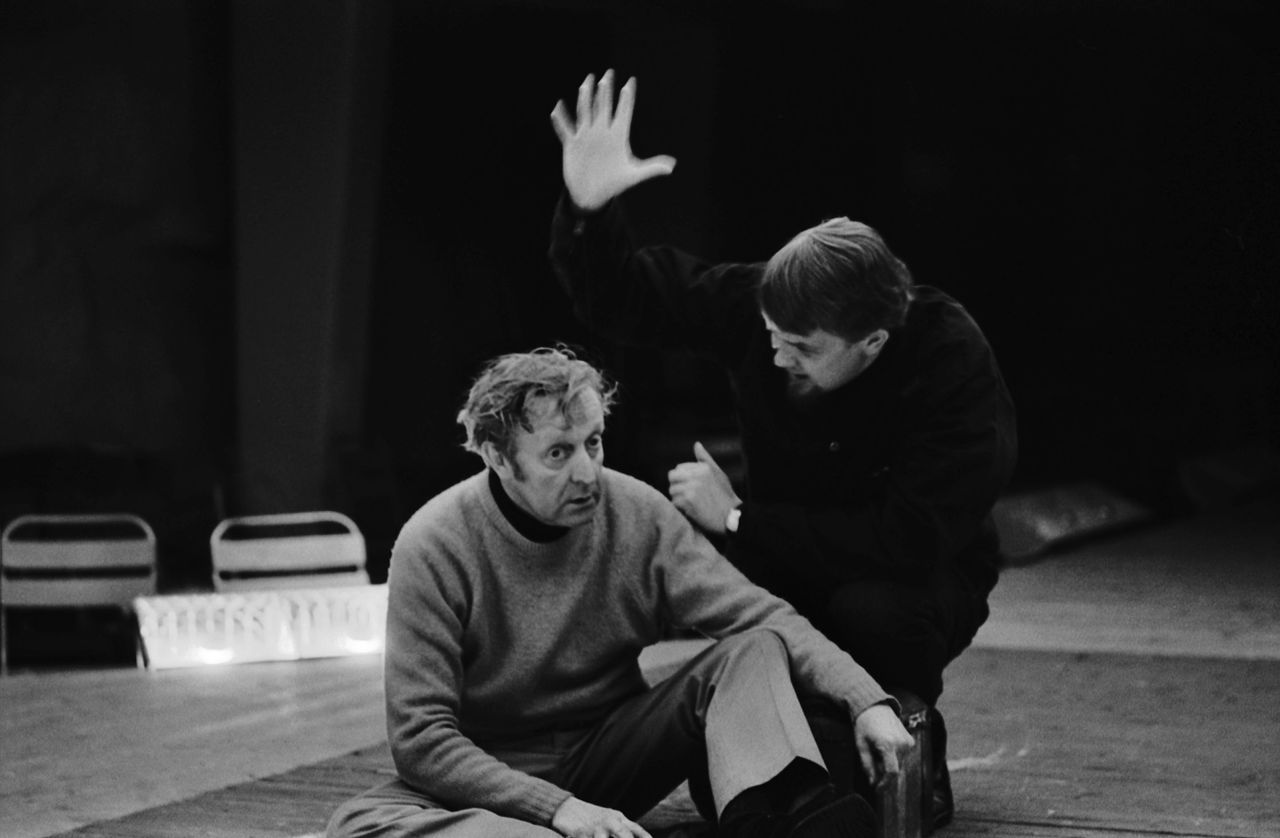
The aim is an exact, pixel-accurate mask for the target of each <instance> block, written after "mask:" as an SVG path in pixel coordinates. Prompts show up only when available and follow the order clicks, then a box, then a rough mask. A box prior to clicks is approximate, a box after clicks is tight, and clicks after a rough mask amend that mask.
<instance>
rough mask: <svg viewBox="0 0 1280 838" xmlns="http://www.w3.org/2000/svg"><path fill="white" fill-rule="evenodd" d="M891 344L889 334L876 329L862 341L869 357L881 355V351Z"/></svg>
mask: <svg viewBox="0 0 1280 838" xmlns="http://www.w3.org/2000/svg"><path fill="white" fill-rule="evenodd" d="M888 342H889V333H888V331H886V330H884V329H876V330H875V331H874V332H872V333H871V334H869V335H867V336H866V337H865V338H863V339H862V343H863V347H864V348H865V349H866V350H867V354H868V355H872V356H875V355H879V354H880V350H881V349H884V345H885V344H886V343H888Z"/></svg>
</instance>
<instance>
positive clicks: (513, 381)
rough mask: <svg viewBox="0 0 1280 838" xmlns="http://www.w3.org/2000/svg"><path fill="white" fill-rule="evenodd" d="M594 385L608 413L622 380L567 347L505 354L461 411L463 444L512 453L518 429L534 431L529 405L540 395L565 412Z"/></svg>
mask: <svg viewBox="0 0 1280 838" xmlns="http://www.w3.org/2000/svg"><path fill="white" fill-rule="evenodd" d="M588 390H590V391H592V392H594V393H596V395H598V396H599V397H600V406H601V408H602V409H603V411H604V414H605V415H606V416H607V415H608V414H609V408H610V406H611V405H612V404H613V401H614V396H615V393H616V392H617V387H616V385H614V384H613V382H611V381H610V380H609V379H608V378H607V377H606V376H605V374H604V373H603V372H601V371H600V370H598V369H596V368H595V367H593V366H592V365H591V364H589V363H587V362H586V361H583V360H582V359H580V358H579V357H578V356H577V354H575V353H574V351H573V350H572V349H570V348H569V347H567V346H563V345H561V346H554V347H541V348H538V349H534V350H532V351H530V352H515V353H511V354H509V355H501V356H499V357H497V358H495V359H493V360H492V361H490V362H489V363H488V364H486V365H485V367H484V369H482V370H481V371H480V374H479V375H478V376H477V377H476V380H475V382H474V383H473V384H472V385H471V392H470V393H469V394H468V395H467V401H466V404H464V405H463V407H462V409H461V410H459V411H458V423H459V424H461V425H462V426H463V427H464V428H465V429H466V431H467V439H466V441H465V442H464V443H463V448H465V449H467V450H468V451H472V452H474V453H476V454H480V453H481V450H482V448H483V446H484V444H485V443H486V442H491V443H493V444H494V446H495V447H496V448H497V449H498V450H499V451H501V452H502V454H503V455H504V456H507V457H510V456H512V454H513V453H514V450H513V442H514V440H515V436H516V431H517V429H523V430H525V431H528V432H532V431H533V421H532V419H533V417H531V416H530V413H529V410H530V406H531V403H532V402H533V401H534V400H535V399H543V398H550V399H553V400H554V402H555V406H556V410H557V412H558V413H560V414H561V415H565V412H566V411H567V410H569V408H570V406H571V405H573V403H574V401H575V400H576V399H577V398H578V397H579V396H580V395H582V394H583V393H584V392H586V391H588Z"/></svg>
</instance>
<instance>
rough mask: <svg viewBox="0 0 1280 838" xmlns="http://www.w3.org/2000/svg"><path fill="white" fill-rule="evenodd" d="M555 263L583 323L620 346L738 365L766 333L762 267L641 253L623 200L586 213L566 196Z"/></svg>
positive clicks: (671, 252)
mask: <svg viewBox="0 0 1280 838" xmlns="http://www.w3.org/2000/svg"><path fill="white" fill-rule="evenodd" d="M549 257H550V259H551V265H552V268H553V270H554V272H555V274H556V277H557V279H558V280H559V282H560V285H561V287H563V288H564V290H565V291H566V293H568V295H569V296H570V298H571V299H572V300H573V304H574V311H575V313H576V314H577V316H578V318H579V319H580V320H581V321H582V322H583V323H585V324H586V325H587V326H589V327H590V328H592V329H593V330H595V331H596V332H597V333H599V334H601V335H604V336H607V337H609V338H610V339H614V340H617V341H619V342H621V343H624V344H628V345H632V346H641V347H648V348H653V349H668V350H688V351H691V352H695V353H698V354H702V355H707V356H709V357H712V358H716V359H718V360H721V361H723V362H726V363H732V359H735V358H737V357H738V356H739V355H740V354H741V353H742V352H743V351H744V350H745V345H746V339H747V337H748V336H749V334H750V330H752V329H755V328H760V325H759V320H760V318H759V314H758V313H757V309H756V303H755V286H756V282H757V279H758V277H759V273H760V266H759V265H752V264H723V265H711V264H709V263H707V262H705V261H703V260H701V259H698V258H697V257H695V256H691V255H689V254H688V253H685V252H683V251H681V250H678V249H676V248H673V247H665V246H663V247H645V248H639V249H637V248H636V247H635V246H634V245H633V243H632V240H631V234H630V231H629V230H628V228H627V225H626V220H625V217H624V214H623V211H622V207H621V206H620V205H619V202H618V201H616V200H615V201H611V202H610V203H609V204H607V205H606V206H605V207H604V208H603V209H601V210H600V211H599V212H594V213H583V212H581V211H579V210H578V209H577V208H576V207H574V206H573V204H572V202H571V201H570V200H569V198H568V197H567V196H565V195H562V196H561V198H560V203H559V204H558V206H557V207H556V213H555V217H554V220H553V221H552V225H551V249H550V253H549Z"/></svg>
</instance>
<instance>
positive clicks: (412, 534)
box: [398, 472, 488, 541]
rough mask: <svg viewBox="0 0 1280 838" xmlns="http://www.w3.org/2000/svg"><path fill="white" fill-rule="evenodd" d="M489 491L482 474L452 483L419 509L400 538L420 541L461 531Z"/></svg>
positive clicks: (481, 505)
mask: <svg viewBox="0 0 1280 838" xmlns="http://www.w3.org/2000/svg"><path fill="white" fill-rule="evenodd" d="M486 491H488V489H487V479H486V474H485V473H484V472H481V473H479V474H475V475H472V476H471V477H468V478H467V479H465V480H462V481H460V482H458V483H455V484H453V485H452V486H450V487H449V488H447V489H445V490H444V491H442V492H440V493H439V494H437V495H435V496H434V497H432V498H431V499H430V500H428V501H427V502H426V503H424V504H423V505H422V506H420V507H418V509H417V511H415V512H414V513H413V514H412V515H410V516H409V520H408V521H406V522H405V524H404V526H403V527H401V528H400V538H399V539H398V540H400V541H405V540H409V539H415V540H420V539H423V538H426V537H428V536H429V535H431V534H441V533H447V532H451V531H454V530H455V528H456V529H458V530H460V529H462V528H463V527H464V526H465V525H466V524H467V523H468V521H470V520H472V519H473V518H474V516H475V515H477V514H480V513H481V508H482V507H483V505H484V496H483V494H482V493H483V492H486Z"/></svg>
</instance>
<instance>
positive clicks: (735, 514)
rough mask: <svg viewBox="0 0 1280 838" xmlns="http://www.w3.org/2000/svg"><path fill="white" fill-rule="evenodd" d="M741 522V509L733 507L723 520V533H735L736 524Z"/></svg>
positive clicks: (736, 529)
mask: <svg viewBox="0 0 1280 838" xmlns="http://www.w3.org/2000/svg"><path fill="white" fill-rule="evenodd" d="M741 521H742V507H740V506H735V507H734V508H733V509H730V510H729V514H728V515H727V516H725V519H724V531H725V532H728V533H736V532H737V531H738V524H739V523H741Z"/></svg>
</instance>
